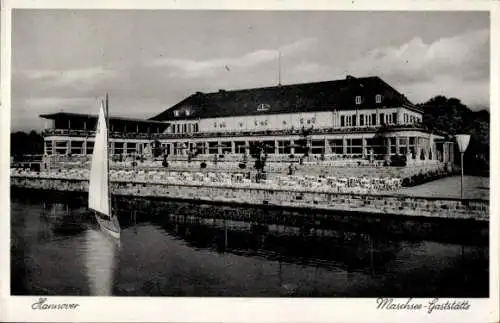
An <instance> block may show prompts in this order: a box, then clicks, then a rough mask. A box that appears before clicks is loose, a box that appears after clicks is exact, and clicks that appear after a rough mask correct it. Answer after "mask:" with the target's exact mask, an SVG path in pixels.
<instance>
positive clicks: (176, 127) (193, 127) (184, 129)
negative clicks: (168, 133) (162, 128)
mask: <svg viewBox="0 0 500 323" xmlns="http://www.w3.org/2000/svg"><path fill="white" fill-rule="evenodd" d="M171 127H172V133H192V132H198V131H200V129H199V126H198V124H197V123H176V124H173V125H172V126H171Z"/></svg>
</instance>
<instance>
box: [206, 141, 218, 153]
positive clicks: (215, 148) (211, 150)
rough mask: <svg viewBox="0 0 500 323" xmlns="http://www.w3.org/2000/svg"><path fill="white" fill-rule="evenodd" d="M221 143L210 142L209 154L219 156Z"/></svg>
mask: <svg viewBox="0 0 500 323" xmlns="http://www.w3.org/2000/svg"><path fill="white" fill-rule="evenodd" d="M218 145H219V143H218V142H217V141H209V142H208V153H209V154H218V152H219V147H218Z"/></svg>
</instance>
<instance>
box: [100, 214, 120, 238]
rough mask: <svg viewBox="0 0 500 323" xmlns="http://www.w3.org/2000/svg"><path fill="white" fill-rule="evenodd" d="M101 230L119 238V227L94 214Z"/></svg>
mask: <svg viewBox="0 0 500 323" xmlns="http://www.w3.org/2000/svg"><path fill="white" fill-rule="evenodd" d="M95 217H96V219H97V223H99V227H100V228H101V230H102V231H103V232H104V233H106V234H108V235H110V236H111V237H113V238H115V239H120V228H119V227H117V226H115V225H114V223H113V222H112V221H111V220H107V219H104V218H103V217H101V216H100V215H99V214H97V213H96V215H95Z"/></svg>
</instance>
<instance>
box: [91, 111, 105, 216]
mask: <svg viewBox="0 0 500 323" xmlns="http://www.w3.org/2000/svg"><path fill="white" fill-rule="evenodd" d="M108 162H109V161H108V131H107V125H106V118H105V115H104V105H103V103H102V102H101V109H100V112H99V120H98V121H97V129H96V135H95V139H94V152H93V153H92V164H91V168H90V182H89V208H90V209H92V210H94V211H97V212H100V213H102V214H105V215H108V216H110V210H109V192H108V190H109V187H108V175H109V174H108Z"/></svg>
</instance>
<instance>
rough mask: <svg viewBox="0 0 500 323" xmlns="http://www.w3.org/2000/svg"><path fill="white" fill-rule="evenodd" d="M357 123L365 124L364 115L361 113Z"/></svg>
mask: <svg viewBox="0 0 500 323" xmlns="http://www.w3.org/2000/svg"><path fill="white" fill-rule="evenodd" d="M359 125H360V126H364V125H365V116H364V115H363V114H362V115H360V116H359Z"/></svg>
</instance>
